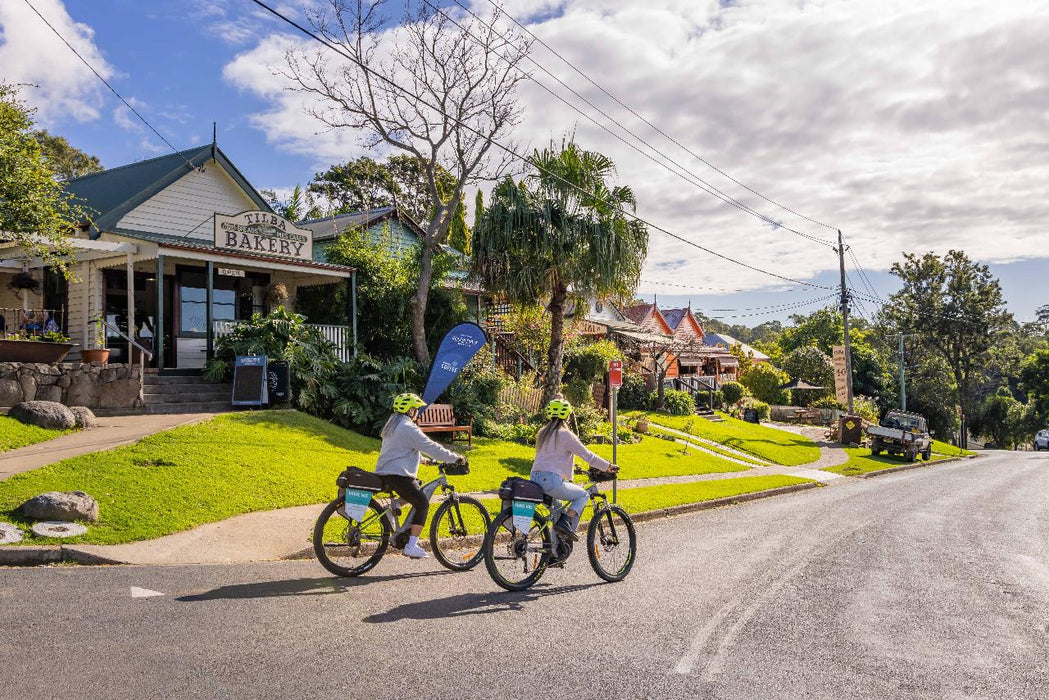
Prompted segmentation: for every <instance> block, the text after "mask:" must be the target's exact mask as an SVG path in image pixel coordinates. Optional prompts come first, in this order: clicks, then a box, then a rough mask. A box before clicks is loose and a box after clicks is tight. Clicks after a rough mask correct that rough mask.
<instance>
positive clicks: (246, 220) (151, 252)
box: [0, 143, 354, 370]
mask: <svg viewBox="0 0 1049 700" xmlns="http://www.w3.org/2000/svg"><path fill="white" fill-rule="evenodd" d="M66 189H67V190H68V191H69V192H70V193H71V194H72V195H73V196H75V197H77V198H78V199H79V200H80V201H81V203H82V205H83V206H84V207H85V208H86V209H87V210H88V211H89V212H91V213H92V216H93V220H92V222H91V223H90V224H85V225H83V226H82V227H81V228H80V230H79V231H78V232H77V233H76V235H75V236H74V238H73V241H72V243H73V248H74V254H75V258H76V263H75V264H74V265H73V266H72V270H73V273H74V278H75V279H71V280H69V281H67V280H65V279H64V278H62V277H61V276H60V275H56V274H54V273H53V272H51V271H50V270H48V269H46V268H44V267H43V266H42V265H41V264H40V262H39V261H33V260H29V261H26V260H25V259H24V256H22V258H20V257H19V255H18V251H17V250H13V249H12V247H13V244H8V245H7V246H5V247H0V258H2V259H3V261H2V262H0V309H8V312H7V314H6V315H7V316H8V317H14V316H21V323H22V324H23V325H24V324H25V323H26V320H25V316H26V313H25V312H24V311H27V310H31V309H36V310H40V311H36V312H35V316H41V315H43V316H46V317H47V318H48V319H49V320H50V321H51V323H52V325H57V326H59V327H60V328H61V330H62V331H64V332H65V333H66V334H67V335H69V336H70V338H71V340H72V342H73V343H76V344H77V347H76V349H74V351H73V352H72V353H71V354H70V355H69V357H68V359H72V360H76V359H77V358H78V351H79V350H80V349H84V348H87V349H90V348H94V347H98V346H99V345H100V344H101V342H102V341H103V340H104V343H105V345H106V346H108V348H109V349H110V353H111V354H110V362H111V363H127V362H130V361H132V360H137V358H135V357H134V356H133V355H134V352H133V350H134V349H133V347H129V345H130V344H129V343H128V342H127V340H126V338H125V337H124V336H125V335H126V336H130V337H132V338H134V340H135V341H136V342H137V343H140V344H141V345H143V346H144V347H146V348H149V349H150V350H151V351H152V354H153V358H152V359H151V360H150V362H149V363H148V364H149V365H150V366H152V367H155V368H158V369H161V370H194V369H200V368H201V367H202V366H203V365H204V362H205V361H206V360H207V358H208V357H210V356H211V355H212V353H213V351H214V345H215V339H216V338H217V337H220V336H221V335H222V334H224V333H228V332H229V330H230V329H231V328H232V327H233V326H234V325H235V324H236V323H237V322H238V321H242V320H244V319H247V318H250V317H251V315H252V314H255V313H261V314H266V313H269V312H270V311H271V310H272V309H274V308H276V306H277V305H284V306H286V307H289V308H292V309H293V308H294V301H295V295H296V290H297V289H298V288H299V287H302V286H314V285H350V288H351V290H352V289H353V283H354V280H353V275H354V272H353V270H352V269H350V268H347V267H342V266H337V265H329V264H327V263H325V262H322V261H319V260H317V259H315V255H314V245H313V235H314V234H313V231H311V230H310V229H307V228H301V227H299V226H297V225H296V224H295V223H294V222H292V221H288V220H287V219H284V218H283V217H281V216H279V215H277V214H276V213H275V212H273V210H272V209H271V208H270V206H269V205H268V204H267V203H266V201H265V200H264V199H263V198H262V196H261V195H260V194H259V193H258V191H256V189H255V188H254V187H253V186H252V185H251V184H250V183H249V182H248V181H247V179H245V177H244V176H243V175H242V174H241V173H240V171H239V170H237V168H236V166H235V165H233V163H232V162H231V161H230V160H229V158H228V157H227V156H226V155H225V154H224V153H223V152H222V149H220V148H219V147H218V145H217V144H215V143H211V144H208V145H205V146H200V147H198V148H193V149H189V150H186V151H182V152H179V153H174V154H171V155H166V156H161V157H159V158H152V159H149V160H144V161H140V162H137V163H132V164H129V165H125V166H122V167H118V168H112V169H110V170H105V171H103V172H100V173H96V174H93V175H87V176H85V177H81V178H77V179H74V180H71V181H69V182H68V183H66ZM5 248H6V249H5ZM15 276H19V278H20V279H26V278H27V277H32V278H33V279H35V280H36V285H35V289H32V290H30V289H29V287H30V286H33V285H29V284H28V283H26V284H24V285H23V286H22V287H21V288H20V287H18V286H16V285H13V284H11V283H10V282H9V280H13V279H14V277H15ZM5 277H7V278H8V280H5V279H4V278H5ZM348 298H350V299H351V303H352V300H353V295H352V294H350V295H348ZM18 310H24V311H23V313H19V311H18ZM29 316H30V317H31V318H32V317H33V316H34V314H33V313H32V312H30V314H29ZM99 317H102V318H104V319H106V321H107V322H108V324H109V325H110V326H111V328H106V329H104V330H103V331H102V332H104V333H105V336H106V337H105V338H104V339H103V338H99V337H98V333H99V331H98V327H99V326H98V324H97V323H95V322H94V319H97V318H99ZM347 317H349V318H352V313H348V314H347ZM311 320H313V321H317V320H318V319H311ZM321 321H323V319H321ZM13 322H14V321H13V318H9V319H8V320H7V324H8V325H9V326H12V327H13ZM114 328H115V329H117V330H119V331H120V332H119V333H118V332H117V330H114ZM320 328H321V330H322V332H323V333H324V334H325V336H326V337H328V338H329V340H332V341H333V342H334V343H335V344H336V346H337V347H338V348H339V354H340V355H341V356H342V357H343V359H348V354H349V352H350V349H351V348H352V344H353V343H352V337H353V329H352V327H351V326H345V325H320Z"/></svg>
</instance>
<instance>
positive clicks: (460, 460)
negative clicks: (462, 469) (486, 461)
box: [455, 457, 467, 464]
mask: <svg viewBox="0 0 1049 700" xmlns="http://www.w3.org/2000/svg"><path fill="white" fill-rule="evenodd" d="M455 463H456V464H467V461H466V457H459V459H457V460H455Z"/></svg>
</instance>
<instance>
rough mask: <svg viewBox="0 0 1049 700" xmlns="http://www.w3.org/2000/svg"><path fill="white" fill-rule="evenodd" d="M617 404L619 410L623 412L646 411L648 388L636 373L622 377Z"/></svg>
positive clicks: (643, 379) (641, 377) (642, 378)
mask: <svg viewBox="0 0 1049 700" xmlns="http://www.w3.org/2000/svg"><path fill="white" fill-rule="evenodd" d="M618 403H619V408H620V410H623V411H644V410H647V409H648V407H649V402H648V387H647V386H646V385H645V378H644V377H643V376H642V375H640V374H636V373H630V374H624V375H623V386H621V387H620V388H619V393H618Z"/></svg>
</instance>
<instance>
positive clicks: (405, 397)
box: [393, 394, 426, 413]
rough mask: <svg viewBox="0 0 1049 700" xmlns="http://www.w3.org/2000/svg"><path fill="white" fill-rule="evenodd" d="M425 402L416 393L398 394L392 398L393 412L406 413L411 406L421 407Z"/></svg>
mask: <svg viewBox="0 0 1049 700" xmlns="http://www.w3.org/2000/svg"><path fill="white" fill-rule="evenodd" d="M425 405H426V402H425V401H423V400H422V399H421V398H419V395H418V394H398V395H397V396H396V397H395V398H394V399H393V411H394V413H407V412H408V411H410V410H412V409H413V408H422V407H423V406H425Z"/></svg>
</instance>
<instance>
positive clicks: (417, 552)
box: [401, 543, 430, 559]
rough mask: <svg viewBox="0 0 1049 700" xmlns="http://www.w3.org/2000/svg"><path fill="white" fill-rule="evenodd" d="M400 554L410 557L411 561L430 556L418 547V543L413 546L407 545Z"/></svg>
mask: <svg viewBox="0 0 1049 700" xmlns="http://www.w3.org/2000/svg"><path fill="white" fill-rule="evenodd" d="M401 554H403V555H404V556H406V557H410V558H411V559H426V558H428V557H429V556H430V555H429V554H427V553H426V550H425V549H423V548H422V547H420V546H419V544H418V543H416V544H415V545H414V546H413V545H408V546H407V547H405V548H404V549H403V550H401Z"/></svg>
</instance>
